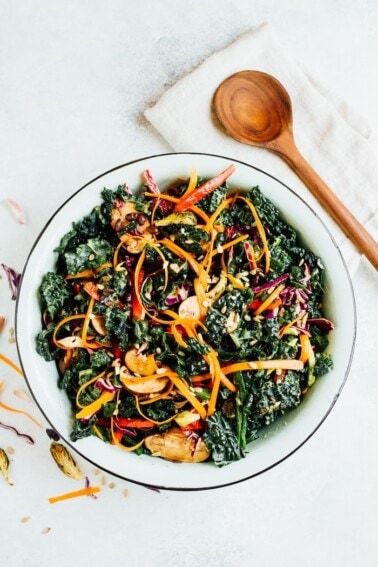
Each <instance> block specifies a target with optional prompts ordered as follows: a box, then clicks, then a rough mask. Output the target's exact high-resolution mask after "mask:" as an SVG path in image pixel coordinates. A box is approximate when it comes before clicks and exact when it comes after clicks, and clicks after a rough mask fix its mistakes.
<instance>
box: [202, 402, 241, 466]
mask: <svg viewBox="0 0 378 567" xmlns="http://www.w3.org/2000/svg"><path fill="white" fill-rule="evenodd" d="M203 438H204V441H205V444H206V446H207V448H208V449H209V451H211V456H212V458H213V460H214V463H215V464H216V465H217V466H218V467H223V466H224V465H227V464H229V463H231V462H233V461H238V460H239V459H241V458H242V457H244V451H243V450H242V449H241V447H240V445H239V443H238V440H237V437H236V433H235V431H234V429H233V427H232V425H231V423H230V422H229V421H228V420H227V419H226V418H225V417H224V416H223V415H222V413H221V412H219V411H217V412H215V413H214V414H213V415H212V416H210V417H209V418H208V419H207V430H206V432H205V433H204V436H203Z"/></svg>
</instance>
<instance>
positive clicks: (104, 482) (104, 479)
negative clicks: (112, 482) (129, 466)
mask: <svg viewBox="0 0 378 567" xmlns="http://www.w3.org/2000/svg"><path fill="white" fill-rule="evenodd" d="M101 484H102V485H103V486H104V485H105V484H106V476H102V477H101Z"/></svg>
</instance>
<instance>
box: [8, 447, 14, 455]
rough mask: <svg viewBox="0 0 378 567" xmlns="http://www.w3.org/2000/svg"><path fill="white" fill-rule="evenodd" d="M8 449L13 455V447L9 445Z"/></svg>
mask: <svg viewBox="0 0 378 567" xmlns="http://www.w3.org/2000/svg"><path fill="white" fill-rule="evenodd" d="M7 451H8V453H9V454H10V455H13V453H14V449H13V447H7Z"/></svg>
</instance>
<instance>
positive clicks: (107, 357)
mask: <svg viewBox="0 0 378 567" xmlns="http://www.w3.org/2000/svg"><path fill="white" fill-rule="evenodd" d="M234 171H235V166H234V165H233V164H231V165H229V167H227V168H226V169H225V170H224V171H222V172H221V173H220V174H219V175H217V176H215V177H214V178H211V179H203V178H201V177H200V176H199V175H198V174H197V172H196V171H195V170H193V171H192V172H191V174H190V176H189V177H188V178H179V179H176V180H172V182H171V183H170V184H169V185H168V186H167V187H164V188H163V187H159V186H158V185H157V183H156V181H155V180H154V178H153V176H152V174H151V172H150V171H149V170H145V171H144V172H143V173H142V177H143V179H142V181H141V186H140V187H139V188H138V191H137V192H136V193H134V192H131V191H130V190H129V188H128V187H127V185H120V186H118V187H117V188H115V189H107V188H104V189H103V191H102V193H101V196H102V202H101V203H100V204H99V205H98V206H96V207H95V208H94V209H93V210H92V211H91V212H89V214H87V216H85V217H84V218H82V219H81V220H79V221H77V222H74V223H73V226H72V229H71V230H70V231H69V232H68V233H67V234H65V235H64V236H63V238H62V239H61V241H60V243H59V246H58V248H57V249H56V252H57V255H58V258H57V263H56V269H55V271H53V272H48V273H46V274H45V275H44V277H43V279H42V281H41V285H40V300H41V306H42V328H41V331H40V332H39V334H38V336H37V339H36V348H37V351H38V353H39V354H40V355H41V356H43V357H44V358H45V359H46V360H49V361H52V360H54V361H56V364H57V369H58V376H59V377H58V380H59V382H58V383H59V387H60V388H61V389H62V390H64V391H65V394H66V395H67V396H68V398H69V400H70V403H71V406H72V410H73V416H74V419H73V424H72V431H71V439H72V440H73V441H76V440H78V439H81V438H83V437H87V436H90V435H93V436H96V437H98V438H99V440H101V441H103V442H105V443H110V444H113V445H115V446H117V447H118V448H119V449H121V450H124V451H134V452H135V453H137V454H142V453H144V454H148V455H152V456H156V457H161V458H164V459H168V460H170V461H174V462H191V463H198V462H202V461H206V460H209V461H213V462H214V463H215V465H217V466H223V465H226V464H228V463H231V462H232V461H236V460H238V459H240V458H242V457H244V456H245V454H246V452H247V446H248V444H249V443H250V442H251V441H253V440H255V439H256V438H257V437H259V435H260V434H261V430H262V429H263V428H265V427H266V426H268V425H269V424H271V423H272V422H274V421H275V420H276V419H277V418H278V417H279V416H281V415H282V414H284V413H286V412H288V411H290V410H292V409H293V408H296V407H297V406H298V405H299V404H300V403H301V401H302V399H303V397H304V396H305V395H306V393H307V392H308V390H309V388H311V387H312V386H313V385H314V383H315V381H316V379H317V378H319V377H320V376H322V375H324V374H326V373H327V371H328V370H329V369H331V368H332V359H331V356H330V355H329V354H328V353H327V352H326V348H327V345H328V339H327V336H328V334H329V332H330V331H331V330H332V329H333V328H334V325H333V323H332V322H331V321H329V320H328V319H326V318H325V316H324V313H323V308H322V302H323V287H324V286H323V282H324V267H323V265H322V262H321V260H320V259H319V258H318V257H317V256H316V255H315V254H313V253H312V252H311V251H310V250H308V249H307V248H305V247H303V245H302V244H301V242H300V239H299V237H298V235H297V233H296V231H295V230H294V229H293V228H292V227H291V226H289V225H288V224H287V223H286V222H285V221H284V220H283V218H282V216H281V215H280V212H279V211H278V209H277V208H276V207H275V205H274V204H273V203H272V202H271V201H270V200H268V199H267V198H266V197H265V196H264V194H263V193H262V192H261V191H260V189H259V187H258V186H256V187H253V188H252V189H250V190H248V191H244V190H243V191H239V190H238V189H237V188H234V187H229V186H228V179H229V178H230V176H231V175H232V173H233V172H234ZM252 447H253V445H252Z"/></svg>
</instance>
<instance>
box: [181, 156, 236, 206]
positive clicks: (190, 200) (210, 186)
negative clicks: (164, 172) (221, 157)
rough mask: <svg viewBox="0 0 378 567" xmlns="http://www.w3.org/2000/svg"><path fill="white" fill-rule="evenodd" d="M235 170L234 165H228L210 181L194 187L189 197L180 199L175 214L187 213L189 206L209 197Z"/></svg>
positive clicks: (185, 196)
mask: <svg viewBox="0 0 378 567" xmlns="http://www.w3.org/2000/svg"><path fill="white" fill-rule="evenodd" d="M235 169H236V168H235V166H234V164H231V165H229V166H228V167H227V168H226V169H225V170H224V171H222V172H221V173H218V175H216V176H215V177H213V178H212V179H209V180H208V181H205V182H204V183H202V185H200V186H199V187H196V189H195V191H192V192H191V193H190V194H189V195H184V196H183V197H181V199H180V200H179V202H178V203H177V204H176V206H175V209H174V210H175V212H177V213H181V212H182V211H187V210H188V208H189V207H190V206H191V205H195V204H196V203H198V201H201V200H202V199H203V198H204V197H207V195H210V193H212V192H213V191H215V190H216V189H218V187H220V186H221V185H223V183H224V182H225V181H226V180H227V179H228V178H229V177H230V175H232V174H233V173H234V171H235Z"/></svg>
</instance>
